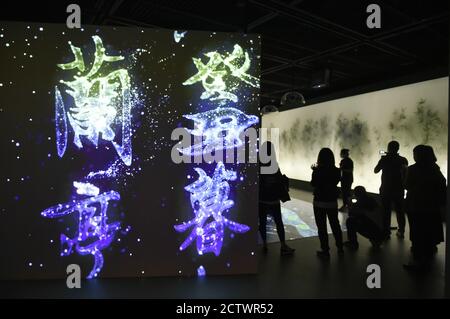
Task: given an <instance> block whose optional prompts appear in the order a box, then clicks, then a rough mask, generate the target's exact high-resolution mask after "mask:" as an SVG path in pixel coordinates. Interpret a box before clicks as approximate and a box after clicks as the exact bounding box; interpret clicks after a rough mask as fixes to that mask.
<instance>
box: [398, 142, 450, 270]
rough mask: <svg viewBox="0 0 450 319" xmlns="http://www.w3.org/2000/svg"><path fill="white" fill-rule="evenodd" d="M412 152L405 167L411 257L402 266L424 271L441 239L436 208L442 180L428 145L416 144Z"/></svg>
mask: <svg viewBox="0 0 450 319" xmlns="http://www.w3.org/2000/svg"><path fill="white" fill-rule="evenodd" d="M413 154H414V161H415V164H413V165H411V166H410V167H409V168H408V173H407V178H406V190H407V195H406V201H405V208H406V212H407V215H408V219H409V226H410V240H411V242H412V247H411V251H412V257H413V258H412V260H411V262H410V263H408V264H406V265H404V266H405V268H406V269H409V270H424V269H426V268H427V267H428V266H429V262H430V261H431V259H432V257H433V255H434V254H435V253H436V252H437V245H438V244H439V243H441V242H443V241H444V231H443V226H442V216H441V213H440V208H442V207H443V206H444V205H445V203H446V180H445V177H444V175H442V173H441V170H440V168H439V166H438V165H437V164H436V156H435V155H434V151H433V148H432V147H430V146H427V145H417V146H416V147H415V148H414V150H413Z"/></svg>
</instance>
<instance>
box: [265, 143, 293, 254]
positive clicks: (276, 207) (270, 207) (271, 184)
mask: <svg viewBox="0 0 450 319" xmlns="http://www.w3.org/2000/svg"><path fill="white" fill-rule="evenodd" d="M261 149H262V150H267V155H268V156H269V157H270V161H269V162H267V163H263V162H262V161H261V156H260V157H259V161H260V165H261V166H262V167H263V166H266V167H268V166H272V165H273V164H274V163H273V161H275V163H276V161H277V158H276V154H275V148H274V146H273V144H272V143H271V142H269V141H268V142H264V143H263V144H262V145H261ZM261 149H260V152H261ZM276 167H277V170H276V172H275V173H273V174H264V171H262V170H261V173H260V174H259V232H260V233H261V238H262V240H263V249H264V251H267V228H266V226H267V215H268V214H270V215H272V217H273V220H274V222H275V225H276V227H277V233H278V237H279V239H280V243H281V249H280V250H281V253H282V254H292V253H293V252H294V251H295V249H293V248H291V247H289V246H288V245H287V244H286V239H285V232H284V224H283V219H282V217H281V205H280V200H281V199H283V200H285V199H286V197H287V198H289V194H288V189H287V185H286V181H285V178H284V177H283V175H282V174H281V172H280V169H279V168H278V164H276Z"/></svg>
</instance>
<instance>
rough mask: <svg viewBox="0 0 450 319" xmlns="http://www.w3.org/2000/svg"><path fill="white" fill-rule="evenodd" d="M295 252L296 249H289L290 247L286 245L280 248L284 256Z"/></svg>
mask: <svg viewBox="0 0 450 319" xmlns="http://www.w3.org/2000/svg"><path fill="white" fill-rule="evenodd" d="M294 251H295V249H294V248H291V247H289V246H288V245H284V246H282V247H281V248H280V252H281V254H282V255H291V254H293V253H294Z"/></svg>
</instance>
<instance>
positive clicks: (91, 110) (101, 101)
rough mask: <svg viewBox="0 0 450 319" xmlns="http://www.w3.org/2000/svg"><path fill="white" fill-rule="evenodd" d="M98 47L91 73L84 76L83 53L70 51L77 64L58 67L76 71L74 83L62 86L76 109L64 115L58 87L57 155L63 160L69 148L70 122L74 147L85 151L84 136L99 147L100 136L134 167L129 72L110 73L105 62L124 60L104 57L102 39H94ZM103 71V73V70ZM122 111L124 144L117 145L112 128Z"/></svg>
mask: <svg viewBox="0 0 450 319" xmlns="http://www.w3.org/2000/svg"><path fill="white" fill-rule="evenodd" d="M92 39H93V40H94V43H95V58H94V62H93V64H92V67H91V69H90V70H89V71H88V72H87V73H86V74H84V75H81V74H82V73H83V72H84V71H85V62H84V59H83V54H82V52H81V49H80V48H78V47H76V46H73V45H72V44H71V43H70V42H69V44H70V48H71V50H72V52H73V54H74V56H75V60H74V61H72V62H70V63H66V64H58V67H59V68H61V69H63V70H72V69H77V70H78V72H77V75H75V76H74V77H73V78H74V80H73V81H63V80H61V81H60V82H61V83H63V84H65V85H66V86H68V87H69V89H68V90H66V92H67V93H68V94H69V95H70V96H72V98H73V104H74V105H73V106H72V107H70V108H69V110H68V111H67V115H66V111H65V107H64V101H63V99H62V97H61V93H60V91H59V89H58V87H55V112H56V114H55V123H56V146H57V151H58V155H59V156H60V157H62V156H63V155H64V153H65V150H66V147H67V120H66V118H68V119H69V123H70V125H71V127H72V129H73V130H74V134H75V135H74V140H73V142H74V144H75V145H76V146H77V147H78V148H82V147H83V144H82V141H81V138H80V137H81V136H85V137H86V138H87V139H88V140H89V141H91V142H92V143H93V144H94V145H95V146H97V145H98V139H99V135H100V134H101V137H102V139H104V140H106V141H110V142H111V143H112V144H113V145H114V148H115V149H116V151H117V154H118V155H119V156H120V158H121V159H122V161H123V162H124V163H125V164H126V165H131V159H132V150H131V102H130V77H129V75H128V71H127V70H126V69H118V70H115V71H111V72H109V73H108V71H107V70H105V68H104V65H105V64H104V62H115V61H120V60H123V59H124V57H123V56H109V55H106V53H105V51H106V50H105V48H104V47H103V42H102V40H101V38H100V37H99V36H96V35H95V36H93V37H92ZM101 68H103V70H102V71H101V72H100V69H101ZM119 110H122V117H121V123H122V142H121V144H118V143H117V142H115V141H114V139H115V137H116V133H115V132H114V130H113V128H112V126H113V124H115V123H116V121H117V120H116V116H117V113H118V111H119Z"/></svg>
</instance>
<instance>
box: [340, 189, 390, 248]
mask: <svg viewBox="0 0 450 319" xmlns="http://www.w3.org/2000/svg"><path fill="white" fill-rule="evenodd" d="M354 193H355V202H354V203H351V204H350V206H349V212H348V218H347V221H346V223H347V237H348V241H347V242H345V243H344V245H345V246H346V247H348V248H350V249H352V250H356V249H358V248H359V243H358V237H357V234H360V235H362V236H363V237H366V238H367V239H369V240H370V242H371V243H372V246H373V247H375V248H379V247H380V245H381V242H382V241H383V213H382V209H381V207H380V205H379V204H378V202H377V201H376V199H375V198H373V197H371V196H370V195H369V194H368V193H367V191H366V189H365V188H364V187H363V186H356V187H355V191H354Z"/></svg>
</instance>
